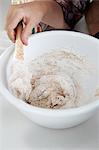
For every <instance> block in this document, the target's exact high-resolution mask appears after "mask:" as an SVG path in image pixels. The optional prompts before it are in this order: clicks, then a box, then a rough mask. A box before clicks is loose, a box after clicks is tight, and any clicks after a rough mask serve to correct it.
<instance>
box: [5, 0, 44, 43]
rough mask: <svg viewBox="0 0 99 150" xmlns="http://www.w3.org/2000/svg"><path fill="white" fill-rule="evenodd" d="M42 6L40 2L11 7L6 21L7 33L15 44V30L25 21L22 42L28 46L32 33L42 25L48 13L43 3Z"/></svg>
mask: <svg viewBox="0 0 99 150" xmlns="http://www.w3.org/2000/svg"><path fill="white" fill-rule="evenodd" d="M41 4H42V5H41ZM41 4H40V3H38V2H31V3H27V4H21V5H14V6H10V9H9V12H8V15H7V19H6V31H7V33H8V36H9V38H10V39H11V40H12V41H13V42H15V28H16V27H17V25H18V23H19V22H20V21H23V23H24V24H25V27H24V29H23V31H22V36H21V40H22V42H23V43H24V44H26V45H27V42H28V36H29V35H30V34H31V32H32V28H33V27H35V26H36V25H38V24H39V23H40V21H41V20H42V18H43V17H44V15H45V13H46V12H45V11H46V10H45V8H44V7H43V3H41Z"/></svg>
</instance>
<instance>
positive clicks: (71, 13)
mask: <svg viewBox="0 0 99 150" xmlns="http://www.w3.org/2000/svg"><path fill="white" fill-rule="evenodd" d="M91 1H92V0H56V2H57V3H58V4H59V5H60V6H61V8H62V11H63V15H64V20H65V22H66V23H67V24H68V25H69V26H70V28H71V29H72V28H73V27H74V26H75V24H76V23H77V22H78V21H79V19H80V18H81V17H82V16H83V14H84V12H85V10H86V9H87V7H88V6H89V5H90V2H91ZM48 29H49V26H47V25H45V24H43V23H41V24H40V25H38V26H37V27H36V28H35V29H34V30H35V31H34V32H39V31H45V30H48Z"/></svg>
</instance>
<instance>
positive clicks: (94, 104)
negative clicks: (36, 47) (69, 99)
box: [0, 30, 99, 117]
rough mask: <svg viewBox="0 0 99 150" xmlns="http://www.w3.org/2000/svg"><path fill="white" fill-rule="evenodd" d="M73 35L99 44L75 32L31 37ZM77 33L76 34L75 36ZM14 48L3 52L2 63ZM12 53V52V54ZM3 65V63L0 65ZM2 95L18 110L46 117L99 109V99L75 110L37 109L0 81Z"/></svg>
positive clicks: (46, 33)
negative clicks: (16, 95)
mask: <svg viewBox="0 0 99 150" xmlns="http://www.w3.org/2000/svg"><path fill="white" fill-rule="evenodd" d="M59 33H61V34H69V35H70V34H71V35H75V36H78V37H80V38H81V37H84V38H87V39H88V38H89V39H91V40H94V41H95V42H97V43H98V42H99V41H98V39H95V38H94V37H91V36H90V35H85V34H83V33H78V32H77V33H76V32H73V31H59V30H58V31H46V32H42V33H38V34H35V35H32V36H31V37H30V39H32V38H33V37H38V36H41V37H42V35H44V36H45V35H48V34H59ZM74 33H75V34H74ZM12 48H13V45H11V46H10V47H8V48H7V49H6V50H5V52H3V54H1V56H0V62H2V59H3V58H4V57H5V55H7V54H9V52H11V50H12ZM11 53H12V52H11ZM0 64H1V63H0ZM0 93H1V94H2V95H3V97H5V99H6V100H7V101H9V102H10V103H12V104H13V105H15V106H16V107H17V108H19V109H20V110H21V109H24V110H25V111H27V112H30V111H32V112H35V113H38V114H44V115H46V116H48V115H51V114H52V115H53V117H54V116H57V115H58V116H57V117H59V116H64V115H75V114H78V113H79V114H80V113H84V112H86V111H89V110H91V109H94V108H95V109H96V108H98V107H99V99H97V100H95V101H92V102H90V103H89V104H85V105H83V106H80V107H74V108H66V109H50V108H49V109H48V108H41V107H36V106H32V105H30V104H27V103H25V102H24V101H22V100H20V99H19V98H16V97H15V96H13V95H12V94H11V93H10V92H9V90H8V89H7V87H5V86H4V85H3V84H2V83H1V81H0Z"/></svg>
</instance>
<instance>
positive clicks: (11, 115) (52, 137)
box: [0, 0, 99, 150]
mask: <svg viewBox="0 0 99 150" xmlns="http://www.w3.org/2000/svg"><path fill="white" fill-rule="evenodd" d="M8 1H9V0H8ZM3 3H4V5H3V7H2V9H3V10H4V8H7V5H8V3H7V1H5V0H3ZM2 15H3V13H2ZM1 18H3V16H2V17H1ZM0 22H2V25H1V24H0V25H1V26H3V25H4V23H3V22H4V21H1V20H0ZM80 24H82V21H81V23H80ZM80 24H78V25H77V29H78V28H79V29H80V30H81V31H82V32H86V25H85V24H83V25H82V27H81V26H80ZM0 30H2V28H0ZM4 36H5V35H4ZM9 45H10V42H9V41H8V40H7V39H6V38H1V41H0V52H2V51H4V50H5V49H6V47H8V46H9ZM98 149H99V111H98V112H97V113H96V114H95V115H94V116H93V117H92V118H91V119H90V120H88V121H87V122H85V123H83V124H81V125H80V126H77V127H74V128H70V129H65V130H51V129H47V128H42V127H40V126H37V125H35V124H34V123H33V122H31V121H30V120H28V119H27V118H26V117H24V116H23V115H22V114H21V113H20V112H19V111H18V110H17V109H16V108H15V107H13V106H12V105H10V104H9V103H8V102H7V101H6V100H5V99H4V98H3V97H2V96H1V95H0V150H98Z"/></svg>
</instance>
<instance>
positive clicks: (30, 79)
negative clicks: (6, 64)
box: [8, 50, 93, 108]
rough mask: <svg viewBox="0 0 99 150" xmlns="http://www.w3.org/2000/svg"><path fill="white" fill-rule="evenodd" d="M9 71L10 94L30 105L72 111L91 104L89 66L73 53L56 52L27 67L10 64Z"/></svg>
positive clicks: (23, 64) (33, 61) (25, 65)
mask: <svg viewBox="0 0 99 150" xmlns="http://www.w3.org/2000/svg"><path fill="white" fill-rule="evenodd" d="M10 70H11V73H10V76H9V77H8V87H9V89H10V91H11V92H12V94H13V95H14V96H16V97H17V98H19V99H22V100H23V101H25V102H26V103H28V104H31V105H33V106H37V107H43V108H71V107H79V106H81V105H84V104H86V103H88V102H89V100H90V101H91V99H90V97H91V96H92V90H93V89H91V88H89V87H91V86H92V85H91V84H93V83H91V81H92V80H93V75H92V72H91V70H90V67H89V65H88V63H87V62H86V61H85V60H84V59H83V58H82V57H80V56H78V55H76V54H74V53H72V52H69V51H65V50H57V51H56V50H55V51H53V52H50V53H46V54H44V55H42V56H40V57H38V58H37V59H35V60H32V61H30V62H29V63H27V64H25V63H19V62H17V63H16V64H12V65H11V68H10Z"/></svg>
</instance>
